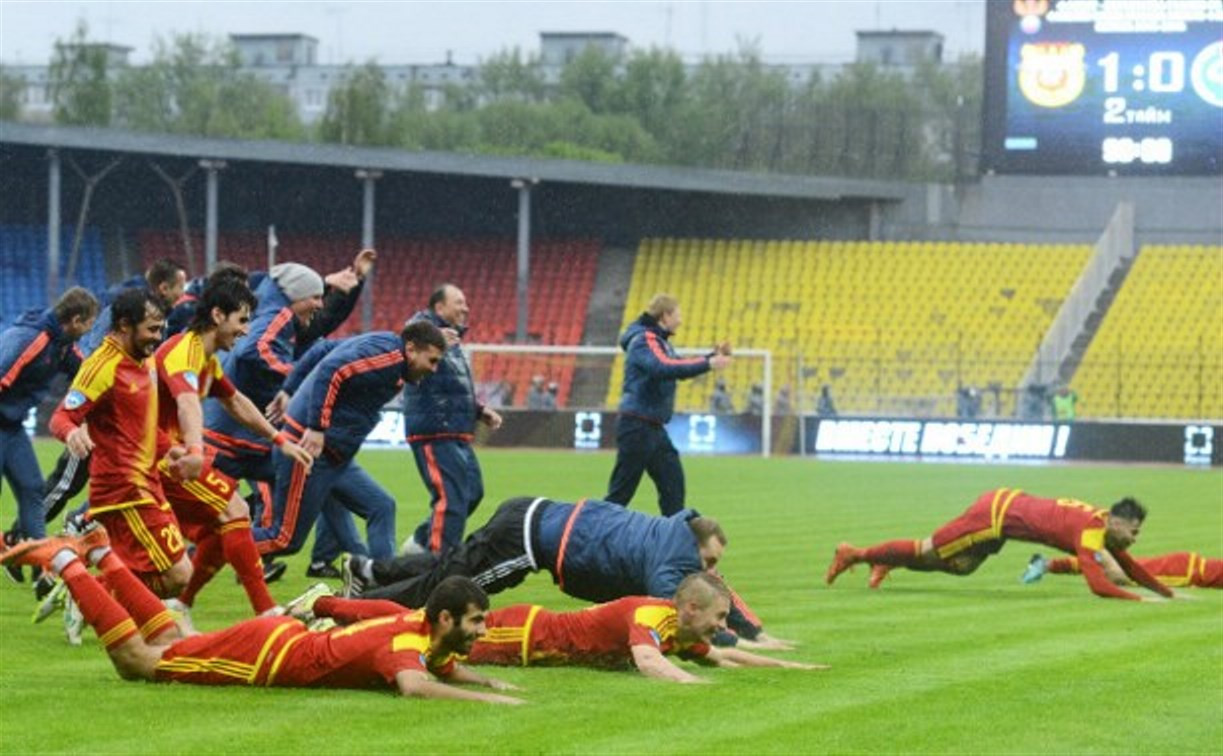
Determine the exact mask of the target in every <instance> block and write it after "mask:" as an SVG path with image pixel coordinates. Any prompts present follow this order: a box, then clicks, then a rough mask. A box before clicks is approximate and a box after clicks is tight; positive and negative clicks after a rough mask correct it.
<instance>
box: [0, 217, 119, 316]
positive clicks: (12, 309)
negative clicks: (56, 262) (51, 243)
mask: <svg viewBox="0 0 1223 756" xmlns="http://www.w3.org/2000/svg"><path fill="white" fill-rule="evenodd" d="M75 233H76V227H75V226H64V227H62V229H61V230H60V268H59V269H60V279H61V283H62V284H63V286H64V287H65V288H66V287H68V286H72V285H81V286H84V287H86V288H87V289H90V290H92V291H94V292H95V293H98V292H101V291H103V290H104V289H105V288H106V265H105V258H104V256H103V248H102V234H101V232H100V231H99V230H98V229H97V228H95V227H86V228H85V234H84V237H83V238H82V240H81V249H80V257H79V262H78V263H77V269H76V275H75V279H76V280H74V281H68V280H66V279H65V276H67V274H68V264H69V257H70V254H71V251H72V240H73V236H74V234H75ZM47 306H48V302H47V227H46V226H45V225H42V226H34V225H29V226H25V225H11V226H10V225H4V226H0V327H3V326H6V325H9V324H10V323H12V322H13V320H14V319H16V318H17V317H19V316H20V315H21V313H23V312H25V311H26V310H32V309H40V308H45V307H47Z"/></svg>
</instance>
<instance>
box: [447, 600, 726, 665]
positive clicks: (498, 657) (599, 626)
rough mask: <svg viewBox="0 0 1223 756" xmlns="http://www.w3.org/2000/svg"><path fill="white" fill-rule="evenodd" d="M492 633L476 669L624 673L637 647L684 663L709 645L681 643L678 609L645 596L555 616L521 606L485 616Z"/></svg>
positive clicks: (479, 650)
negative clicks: (515, 667)
mask: <svg viewBox="0 0 1223 756" xmlns="http://www.w3.org/2000/svg"><path fill="white" fill-rule="evenodd" d="M485 623H486V625H487V627H488V632H487V633H486V634H485V635H484V637H482V638H480V640H478V641H476V643H475V645H474V646H473V647H472V650H471V653H470V654H469V655H468V659H469V660H470V661H471V662H472V663H473V664H521V665H524V666H525V665H528V664H530V665H538V666H545V665H552V666H555V665H567V664H572V665H581V666H586V667H601V668H612V669H623V668H626V667H629V666H631V665H632V659H633V655H632V648H633V646H640V645H648V646H653V647H654V648H656V649H658V650H659V651H661V652H662V653H663V654H676V655H678V656H680V657H682V658H685V659H694V658H701V657H704V656H705V655H707V654H708V653H709V646H708V645H706V644H704V643H693V644H687V645H684V644H681V643H679V641H678V640H677V639H676V633H677V631H678V630H679V618H678V616H677V614H676V610H675V604H673V603H672V602H670V601H665V600H663V599H656V598H648V597H645V596H628V597H626V598H622V599H617V600H615V601H609V602H607V603H605V604H596V605H595V606H592V607H590V608H588V609H583V610H581V611H576V612H550V611H548V610H546V609H543V608H542V607H539V606H533V605H528V604H520V605H517V606H511V607H507V608H505V609H494V610H493V611H490V612H488V613H487V614H486V615H485Z"/></svg>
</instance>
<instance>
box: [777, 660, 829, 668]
mask: <svg viewBox="0 0 1223 756" xmlns="http://www.w3.org/2000/svg"><path fill="white" fill-rule="evenodd" d="M777 661H778V662H779V663H780V664H779V666H781V667H782V668H784V669H810V670H817V671H818V670H824V669H832V667H831V666H829V665H827V664H808V663H806V662H795V661H785V660H782V659H778V660H777Z"/></svg>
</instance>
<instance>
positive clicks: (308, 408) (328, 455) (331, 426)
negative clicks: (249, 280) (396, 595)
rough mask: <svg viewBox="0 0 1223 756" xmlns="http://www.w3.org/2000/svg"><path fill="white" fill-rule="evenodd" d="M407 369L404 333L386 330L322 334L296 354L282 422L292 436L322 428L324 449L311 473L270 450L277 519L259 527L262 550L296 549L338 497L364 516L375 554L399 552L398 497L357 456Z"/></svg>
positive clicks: (329, 514)
mask: <svg viewBox="0 0 1223 756" xmlns="http://www.w3.org/2000/svg"><path fill="white" fill-rule="evenodd" d="M405 371H406V363H405V361H404V356H403V341H402V340H401V339H400V338H399V335H398V334H395V333H391V332H389V331H375V332H373V333H367V334H364V335H361V336H354V337H352V338H349V339H345V340H343V341H320V342H318V343H316V344H315V345H314V346H312V347H311V348H310V350H309V351H308V352H306V354H305V355H303V356H302V358H301V360H299V361H298V364H297V365H296V366H295V367H294V368H293V372H292V374H291V375H290V376H289V378H288V380H287V381H286V382H285V384H284V385H285V389H286V390H289V391H292V392H293V399H292V400H291V401H290V402H289V408H288V410H287V411H286V413H285V429H286V431H288V432H289V435H291V436H293V437H294V438H295V439H300V438H301V436H302V434H304V432H305V430H306V429H307V428H309V429H312V430H318V431H322V432H323V437H324V447H323V453H322V454H321V455H320V456H319V457H318V458H317V459H316V460H315V461H314V469H312V470H311V471H310V473H309V474H306V472H305V471H304V470H303V469H302V468H301V467H300V466H299V465H295V464H294V463H293V461H292V460H290V459H289V458H288V457H286V456H285V455H284V454H283V453H281V451H280V449H279V448H277V449H275V450H274V451H273V452H272V464H273V465H274V466H275V469H276V488H275V494H274V496H273V504H272V507H273V523H272V527H270V528H255V529H254V535H255V541H256V544H257V545H259V547H260V550H261V551H262V552H264V553H285V554H293V553H296V552H297V551H298V550H300V549H301V547H302V544H303V543H304V542H305V540H306V536H308V535H309V534H310V529H311V527H313V526H314V523H315V521H316V520H317V519H318V517H319V516H320V514H321V515H323V516H324V517H326V518H327V520H328V522H329V523H330V524H331V525H332V526H333V527H334V526H336V525H337V522H336V519H335V518H336V517H337V516H339V515H340V514H342V513H339V512H338V511H335V510H334V509H329V507H333V506H336V505H340V506H343V507H345V508H347V509H349V510H350V511H352V512H354V513H356V514H357V515H359V516H360V517H362V518H364V519H365V520H366V524H367V528H368V532H369V553H370V555H371V556H373V557H375V558H382V557H388V556H390V555H392V554H394V553H395V500H394V499H393V498H391V495H390V494H389V493H387V492H386V490H385V489H383V488H382V487H381V486H380V485H378V483H377V482H375V481H374V479H373V478H371V477H370V476H369V474H368V473H366V472H365V470H363V469H361V466H360V465H358V464H357V462H356V460H355V459H354V458H355V457H356V455H357V452H358V451H360V449H361V443H362V442H363V441H364V440H365V437H366V436H368V435H369V433H370V431H372V430H373V429H374V427H375V426H376V425H377V424H378V421H379V420H380V419H381V416H382V407H383V405H385V404H386V403H387V402H389V401H390V400H391V399H392V398H394V396H395V395H396V394H398V393H399V389H400V388H401V387H402V386H403V385H404V381H405V378H406V372H405ZM303 375H304V376H305V377H304V378H303V377H301V376H303Z"/></svg>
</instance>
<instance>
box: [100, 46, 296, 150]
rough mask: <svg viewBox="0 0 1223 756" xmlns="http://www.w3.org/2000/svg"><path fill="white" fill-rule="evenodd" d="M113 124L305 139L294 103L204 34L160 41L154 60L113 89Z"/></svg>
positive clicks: (229, 48)
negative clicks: (244, 68) (250, 71)
mask: <svg viewBox="0 0 1223 756" xmlns="http://www.w3.org/2000/svg"><path fill="white" fill-rule="evenodd" d="M115 100H116V107H115V111H116V113H115V116H116V121H117V122H118V123H120V124H121V125H123V126H126V127H128V128H133V129H138V130H143V131H165V132H170V133H176V134H192V135H196V136H210V137H232V138H241V139H289V140H294V139H302V138H304V136H305V131H304V129H303V128H302V125H301V121H300V119H299V118H298V117H297V111H296V109H295V108H294V106H293V104H292V102H291V101H290V100H289V99H288V97H286V96H285V95H284V94H283V93H281V92H279V91H277V90H276V88H275V87H273V86H272V85H270V84H267V83H266V82H263V81H260V80H259V79H257V78H256V77H255V76H254V75H253V74H251V73H248V72H246V71H244V70H243V69H242V67H241V65H240V61H239V59H238V56H237V52H236V51H235V50H234V49H233V47H232V46H231V45H230V44H229V43H228V42H222V41H220V40H213V39H210V38H209V37H207V36H204V35H199V34H180V35H176V36H174V37H172V38H170V39H168V40H167V39H159V40H158V41H157V43H156V46H155V52H154V58H153V62H152V63H150V64H149V65H147V66H141V67H133V68H131V69H128V70H126V71H125V72H124V73H123V74H122V75H121V76H120V77H119V80H118V82H117V84H116V93H115Z"/></svg>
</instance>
